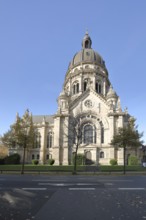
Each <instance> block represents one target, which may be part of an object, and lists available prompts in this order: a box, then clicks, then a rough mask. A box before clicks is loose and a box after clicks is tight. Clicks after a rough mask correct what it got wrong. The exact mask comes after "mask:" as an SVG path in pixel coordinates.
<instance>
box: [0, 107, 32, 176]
mask: <svg viewBox="0 0 146 220" xmlns="http://www.w3.org/2000/svg"><path fill="white" fill-rule="evenodd" d="M35 133H36V130H35V127H34V125H33V120H32V114H30V113H29V110H26V111H25V113H24V115H23V116H22V118H21V117H19V115H18V114H17V116H16V121H15V123H14V124H13V125H12V126H11V128H10V130H9V131H8V132H7V133H5V134H4V135H3V137H2V138H1V140H2V142H3V143H4V144H5V145H7V146H8V147H12V148H13V147H16V146H17V147H18V148H22V149H23V157H22V169H21V174H23V173H24V164H25V154H26V150H27V149H28V148H33V147H34V141H35Z"/></svg>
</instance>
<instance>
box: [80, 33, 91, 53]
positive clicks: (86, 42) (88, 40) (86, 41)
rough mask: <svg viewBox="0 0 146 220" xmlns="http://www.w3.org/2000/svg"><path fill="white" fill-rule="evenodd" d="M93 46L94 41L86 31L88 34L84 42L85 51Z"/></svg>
mask: <svg viewBox="0 0 146 220" xmlns="http://www.w3.org/2000/svg"><path fill="white" fill-rule="evenodd" d="M91 45H92V40H91V38H90V36H89V34H88V32H87V31H86V34H85V36H84V38H83V40H82V48H83V49H91Z"/></svg>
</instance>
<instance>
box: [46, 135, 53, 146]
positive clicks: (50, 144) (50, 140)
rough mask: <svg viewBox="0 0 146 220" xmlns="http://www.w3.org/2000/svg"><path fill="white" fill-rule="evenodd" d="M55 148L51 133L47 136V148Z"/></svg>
mask: <svg viewBox="0 0 146 220" xmlns="http://www.w3.org/2000/svg"><path fill="white" fill-rule="evenodd" d="M52 146H53V133H52V132H49V133H48V135H47V148H51V147H52Z"/></svg>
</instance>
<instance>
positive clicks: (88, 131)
mask: <svg viewBox="0 0 146 220" xmlns="http://www.w3.org/2000/svg"><path fill="white" fill-rule="evenodd" d="M83 134H84V143H85V144H92V143H93V140H94V129H93V126H92V125H89V124H87V125H85V126H84V133H83Z"/></svg>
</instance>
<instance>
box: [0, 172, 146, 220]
mask: <svg viewBox="0 0 146 220" xmlns="http://www.w3.org/2000/svg"><path fill="white" fill-rule="evenodd" d="M32 219H35V220H82V219H83V220H110V219H115V220H127V219H128V220H129V219H130V220H140V219H146V176H127V175H126V176H81V175H77V176H47V175H46V176H45V175H23V176H20V175H0V220H32Z"/></svg>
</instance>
